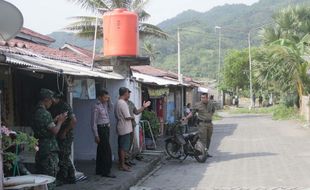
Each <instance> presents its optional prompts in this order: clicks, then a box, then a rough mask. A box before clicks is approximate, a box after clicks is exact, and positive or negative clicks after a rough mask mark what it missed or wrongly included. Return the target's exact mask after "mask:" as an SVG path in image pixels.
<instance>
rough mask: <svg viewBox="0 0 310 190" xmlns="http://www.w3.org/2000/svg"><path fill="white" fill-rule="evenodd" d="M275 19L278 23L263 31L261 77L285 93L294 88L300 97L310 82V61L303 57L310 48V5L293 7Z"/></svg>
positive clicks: (286, 9) (276, 15) (275, 16)
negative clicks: (309, 70)
mask: <svg viewBox="0 0 310 190" xmlns="http://www.w3.org/2000/svg"><path fill="white" fill-rule="evenodd" d="M273 18H274V21H275V26H274V27H267V28H265V29H264V30H263V31H262V34H263V35H262V37H263V41H264V42H265V47H264V50H263V52H264V54H265V55H263V56H262V57H263V58H262V59H261V60H259V59H258V60H257V62H258V63H257V64H256V65H257V69H258V73H259V74H260V80H261V81H263V80H271V81H273V82H275V83H277V84H278V85H279V87H280V89H281V90H282V92H285V91H287V90H290V91H292V90H294V91H295V92H297V93H298V96H299V97H301V96H302V95H304V93H305V89H307V86H308V85H309V84H310V83H309V81H310V80H309V77H308V75H307V71H308V69H309V64H308V63H307V62H306V61H305V60H304V59H302V57H303V56H304V55H306V54H307V52H308V50H309V47H310V38H309V33H310V20H309V19H310V7H309V6H308V7H307V6H295V7H291V6H290V7H288V8H285V9H283V10H281V11H279V12H278V13H277V14H275V15H274V17H273ZM307 91H308V90H307Z"/></svg>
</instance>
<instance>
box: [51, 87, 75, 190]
mask: <svg viewBox="0 0 310 190" xmlns="http://www.w3.org/2000/svg"><path fill="white" fill-rule="evenodd" d="M62 98H63V94H62V93H59V94H56V95H55V96H54V105H53V106H52V107H51V109H50V112H51V114H52V116H53V117H56V116H57V115H59V114H62V113H67V117H68V118H67V120H66V121H65V122H64V123H63V124H62V125H61V128H60V130H59V132H58V135H57V142H58V146H59V164H58V166H59V172H58V174H57V185H62V184H66V183H69V184H73V183H75V169H74V166H73V164H72V161H71V159H70V155H71V146H72V142H73V128H74V127H75V125H76V118H75V115H74V114H73V111H72V108H71V107H70V105H69V104H67V103H66V102H64V101H63V100H62Z"/></svg>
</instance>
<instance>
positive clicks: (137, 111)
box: [126, 100, 151, 166]
mask: <svg viewBox="0 0 310 190" xmlns="http://www.w3.org/2000/svg"><path fill="white" fill-rule="evenodd" d="M127 104H128V108H129V113H130V116H131V117H132V118H133V119H132V120H131V124H132V132H131V133H130V150H131V154H134V153H135V150H134V149H135V127H136V126H137V123H136V120H135V119H134V118H135V117H134V115H139V114H140V113H142V112H143V111H144V110H145V109H146V108H147V107H149V106H150V105H151V102H150V101H147V102H145V101H144V102H143V105H142V107H141V108H140V109H137V108H136V106H135V104H134V103H133V102H132V101H131V100H128V101H127ZM132 156H133V155H131V157H132ZM126 164H127V165H129V166H131V165H135V163H134V162H131V161H128V160H127V161H126Z"/></svg>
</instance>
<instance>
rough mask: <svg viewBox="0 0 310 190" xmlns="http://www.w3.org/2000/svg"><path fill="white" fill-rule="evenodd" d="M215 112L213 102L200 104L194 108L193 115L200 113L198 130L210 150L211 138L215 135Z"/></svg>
mask: <svg viewBox="0 0 310 190" xmlns="http://www.w3.org/2000/svg"><path fill="white" fill-rule="evenodd" d="M214 112H215V106H214V103H213V102H212V101H209V102H208V103H207V104H205V103H203V102H198V103H196V104H195V106H194V107H193V114H196V113H198V129H199V131H200V133H201V140H202V142H204V143H205V144H206V148H207V149H209V147H210V143H211V137H212V133H213V124H212V116H213V114H214Z"/></svg>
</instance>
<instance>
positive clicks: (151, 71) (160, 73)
mask: <svg viewBox="0 0 310 190" xmlns="http://www.w3.org/2000/svg"><path fill="white" fill-rule="evenodd" d="M131 69H132V70H133V71H137V72H139V73H143V74H147V75H151V76H155V77H164V76H167V75H168V72H167V71H164V70H161V69H158V68H155V67H152V66H149V65H144V66H131Z"/></svg>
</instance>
